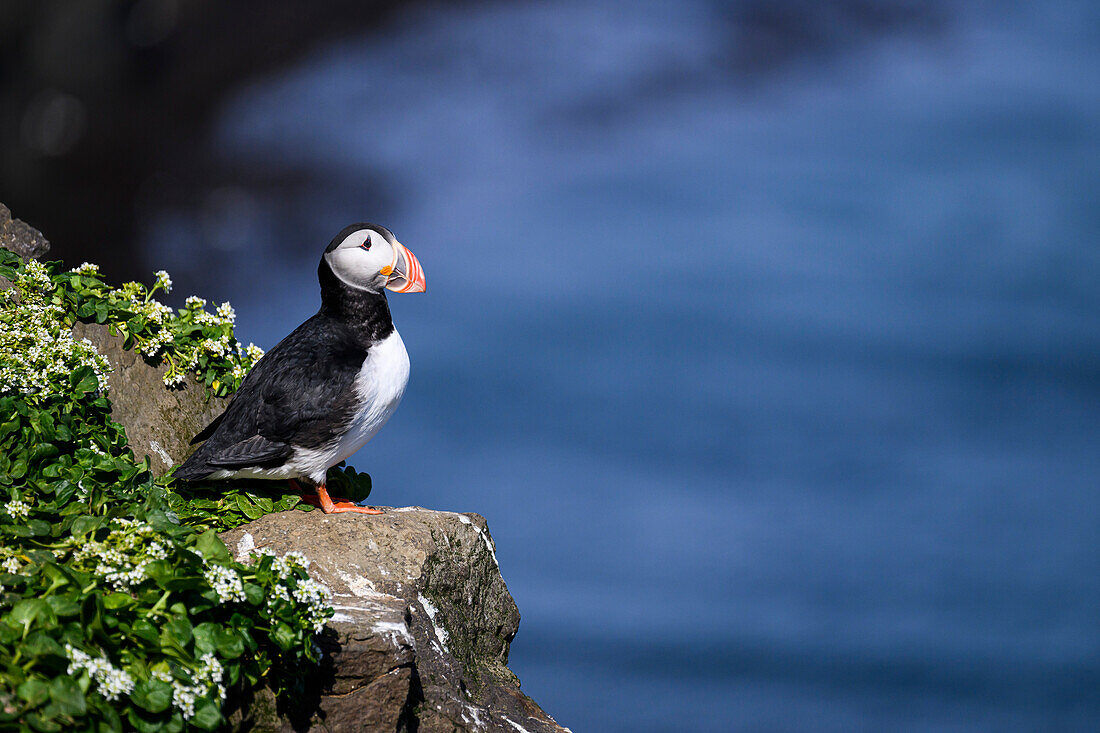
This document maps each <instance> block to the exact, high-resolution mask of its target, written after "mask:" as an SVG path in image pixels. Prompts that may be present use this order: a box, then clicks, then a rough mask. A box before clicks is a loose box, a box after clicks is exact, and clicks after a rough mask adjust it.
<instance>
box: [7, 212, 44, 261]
mask: <svg viewBox="0 0 1100 733" xmlns="http://www.w3.org/2000/svg"><path fill="white" fill-rule="evenodd" d="M0 247H3V248H4V249H7V250H11V251H12V252H15V253H16V254H17V255H19V256H20V257H22V258H23V259H25V260H29V259H37V258H38V257H41V256H42V255H44V254H46V253H47V252H48V251H49V250H50V243H49V242H48V241H46V238H45V237H44V236H42V232H40V231H38V230H37V229H35V228H34V227H32V226H31V225H30V224H28V223H26V222H25V221H20V220H19V219H13V218H12V215H11V211H9V210H8V207H7V206H4V205H3V204H0Z"/></svg>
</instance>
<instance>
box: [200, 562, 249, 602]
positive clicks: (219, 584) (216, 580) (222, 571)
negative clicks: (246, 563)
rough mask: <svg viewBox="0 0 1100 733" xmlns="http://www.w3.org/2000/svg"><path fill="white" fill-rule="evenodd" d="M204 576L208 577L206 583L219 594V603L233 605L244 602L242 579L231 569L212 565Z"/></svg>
mask: <svg viewBox="0 0 1100 733" xmlns="http://www.w3.org/2000/svg"><path fill="white" fill-rule="evenodd" d="M203 575H204V576H205V577H206V582H207V583H209V584H210V586H211V587H212V588H213V589H214V592H215V593H217V594H218V601H219V602H221V603H231V602H233V601H243V600H244V585H243V584H242V583H241V577H240V576H239V575H237V573H236V572H235V571H234V570H232V569H231V568H227V567H225V566H222V565H212V566H210V568H209V569H208V570H207V571H206V572H205V573H203Z"/></svg>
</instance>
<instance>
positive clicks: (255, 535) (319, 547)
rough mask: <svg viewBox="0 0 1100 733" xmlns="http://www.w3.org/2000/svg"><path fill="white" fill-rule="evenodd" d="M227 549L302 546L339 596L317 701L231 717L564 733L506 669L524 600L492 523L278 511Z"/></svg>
mask: <svg viewBox="0 0 1100 733" xmlns="http://www.w3.org/2000/svg"><path fill="white" fill-rule="evenodd" d="M222 538H223V539H224V540H225V542H226V545H228V547H229V550H230V552H233V553H235V554H236V555H237V556H238V558H239V559H246V558H247V556H248V555H250V554H251V553H252V552H253V551H255V550H259V549H266V550H271V551H273V552H276V553H279V554H282V553H285V552H288V551H290V550H298V551H300V552H303V553H305V554H306V556H307V557H309V559H310V561H311V565H310V575H311V576H312V577H313V578H314V579H316V580H318V581H320V582H322V583H325V584H326V585H328V586H329V587H330V588H331V589H332V591H333V594H334V598H333V607H334V608H335V609H336V616H335V617H334V618H333V619H332V620H331V621H330V623H329V627H328V629H326V633H325V634H323V635H322V637H321V646H322V648H323V649H324V650H325V662H324V663H323V664H322V666H321V670H320V675H319V678H318V680H317V684H316V695H315V696H314V697H313V699H310V700H307V701H303V702H304V703H305V704H304V706H303V710H302V711H298V712H297V713H291V714H289V715H287V716H285V717H279V715H278V714H277V713H276V712H275V711H274V706H273V705H270V704H261V700H255V701H251V702H250V703H249V704H248V705H247V706H246V707H247V709H246V710H244V711H243V712H241V713H239V714H237V716H236V719H235V720H234V722H235V723H236V724H237V725H238V727H239V728H241V729H247V730H255V731H276V730H279V731H290V730H332V731H344V730H372V731H373V730H394V731H400V730H416V731H420V733H435V732H436V731H440V732H442V731H493V732H497V731H500V732H502V733H504V732H506V733H517V731H527V732H528V733H551V732H558V733H560V732H561V731H564V730H565V729H564V728H562V727H561V726H559V725H558V724H557V723H556V722H554V720H553V718H551V717H550V716H549V715H547V714H546V713H545V712H543V711H542V709H541V708H540V707H539V706H538V705H537V704H535V703H534V702H533V701H532V700H531V699H530V698H529V697H527V696H526V695H524V694H523V693H522V692H520V689H519V680H517V679H516V677H515V675H513V674H512V673H511V671H510V670H509V669H508V667H507V663H508V647H509V644H510V643H511V641H512V639H513V637H515V635H516V631H517V629H518V628H519V610H518V609H517V608H516V604H515V602H514V601H513V600H512V596H511V594H510V593H509V592H508V588H507V587H506V586H505V584H504V579H503V578H502V577H501V575H500V570H499V568H498V567H497V562H496V548H495V546H494V544H493V540H492V537H490V536H489V531H488V528H487V527H486V523H485V519H484V518H483V517H481V516H480V515H478V514H455V513H452V512H439V511H429V510H427V509H421V508H419V507H403V508H396V509H395V508H387V509H386V514H385V515H382V516H369V515H361V514H341V515H335V516H333V515H329V516H326V515H324V514H321V513H320V512H318V511H313V512H308V513H306V512H301V511H290V512H283V513H281V514H269V515H267V516H264V517H262V518H260V519H259V520H257V521H255V522H252V523H250V524H248V525H245V526H243V527H239V528H237V529H234V530H231V531H229V532H226V533H224V534H223V535H222Z"/></svg>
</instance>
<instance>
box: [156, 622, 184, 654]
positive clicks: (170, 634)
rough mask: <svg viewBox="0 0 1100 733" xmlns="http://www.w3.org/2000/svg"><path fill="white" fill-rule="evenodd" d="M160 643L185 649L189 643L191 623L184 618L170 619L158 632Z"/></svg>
mask: <svg viewBox="0 0 1100 733" xmlns="http://www.w3.org/2000/svg"><path fill="white" fill-rule="evenodd" d="M160 638H161V643H162V644H164V643H171V644H175V645H176V646H178V647H179V648H180V649H186V648H187V644H188V643H190V641H191V622H190V621H188V620H187V619H186V618H177V619H172V620H171V621H169V622H168V623H166V624H165V625H164V628H163V629H162V630H161V632H160Z"/></svg>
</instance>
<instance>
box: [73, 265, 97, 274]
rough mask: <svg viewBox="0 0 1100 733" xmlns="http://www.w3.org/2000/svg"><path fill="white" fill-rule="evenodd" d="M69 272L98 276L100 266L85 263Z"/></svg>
mask: <svg viewBox="0 0 1100 733" xmlns="http://www.w3.org/2000/svg"><path fill="white" fill-rule="evenodd" d="M69 272H72V273H75V274H77V275H98V274H99V265H93V264H92V263H91V262H83V263H81V264H80V266H79V267H74V268H73V269H71V270H69Z"/></svg>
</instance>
